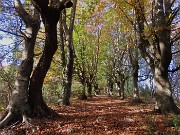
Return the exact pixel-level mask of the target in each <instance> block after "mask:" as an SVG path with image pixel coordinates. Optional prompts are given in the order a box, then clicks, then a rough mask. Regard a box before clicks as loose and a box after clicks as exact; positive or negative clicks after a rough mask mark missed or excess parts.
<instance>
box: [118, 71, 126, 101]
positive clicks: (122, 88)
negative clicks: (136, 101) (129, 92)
mask: <svg viewBox="0 0 180 135" xmlns="http://www.w3.org/2000/svg"><path fill="white" fill-rule="evenodd" d="M119 77H120V80H119V82H120V91H119V96H120V98H121V99H124V98H125V94H124V85H125V76H124V74H122V73H119Z"/></svg>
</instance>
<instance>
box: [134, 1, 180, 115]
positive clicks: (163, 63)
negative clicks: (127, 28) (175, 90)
mask: <svg viewBox="0 0 180 135" xmlns="http://www.w3.org/2000/svg"><path fill="white" fill-rule="evenodd" d="M135 2H136V4H135V11H136V21H137V26H138V32H139V49H140V51H141V54H142V56H143V58H144V59H145V60H146V61H147V63H148V64H149V65H150V67H151V69H152V72H153V73H154V80H155V86H156V93H155V98H156V101H157V104H156V109H157V110H158V111H160V112H162V113H168V112H171V113H180V110H179V108H178V107H177V106H176V104H175V103H174V100H173V97H172V88H171V84H170V81H169V78H168V67H169V65H170V62H171V60H172V52H171V46H172V43H171V26H172V21H173V19H174V17H175V16H176V14H177V12H178V11H179V9H178V8H177V9H175V10H174V12H173V11H172V9H171V8H172V5H173V4H174V2H175V1H173V2H171V1H170V0H167V1H163V0H154V1H153V2H152V5H153V6H152V26H151V27H152V29H151V33H150V34H149V35H148V36H147V35H145V24H146V25H148V22H147V20H146V16H145V9H144V3H145V2H144V1H142V0H136V1H135Z"/></svg>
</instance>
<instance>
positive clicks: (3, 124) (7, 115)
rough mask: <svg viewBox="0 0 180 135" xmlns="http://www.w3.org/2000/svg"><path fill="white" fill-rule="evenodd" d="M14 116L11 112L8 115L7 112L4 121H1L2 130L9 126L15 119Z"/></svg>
mask: <svg viewBox="0 0 180 135" xmlns="http://www.w3.org/2000/svg"><path fill="white" fill-rule="evenodd" d="M13 117H14V114H13V113H12V112H11V111H9V112H8V113H7V112H5V115H4V116H3V118H2V120H1V121H0V129H1V128H4V127H5V126H7V125H8V123H9V122H10V121H11V120H12V119H13Z"/></svg>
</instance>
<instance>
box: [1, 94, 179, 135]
mask: <svg viewBox="0 0 180 135" xmlns="http://www.w3.org/2000/svg"><path fill="white" fill-rule="evenodd" d="M52 108H53V109H54V110H56V112H58V113H59V115H60V117H59V118H53V119H52V118H49V119H41V120H36V124H33V125H25V124H24V125H23V124H21V125H17V126H11V127H9V128H6V129H3V130H1V131H0V134H9V135H14V134H18V135H20V134H23V135H24V134H26V135H31V134H33V135H40V134H42V135H49V134H51V135H56V134H57V135H67V134H69V135H86V134H87V135H106V134H107V135H141V134H142V135H149V134H153V135H154V134H155V135H159V134H163V135H164V134H165V135H166V134H167V135H170V134H175V133H176V134H178V129H177V128H175V127H171V126H169V125H168V122H169V119H171V116H170V115H168V116H165V115H160V114H156V113H154V112H153V105H152V104H147V103H143V104H132V103H130V101H129V100H128V99H125V100H119V99H118V98H113V97H94V98H92V99H90V100H88V101H80V100H76V101H73V102H72V105H71V106H53V107H52ZM179 132H180V131H179Z"/></svg>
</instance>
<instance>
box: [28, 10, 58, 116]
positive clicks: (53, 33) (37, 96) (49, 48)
mask: <svg viewBox="0 0 180 135" xmlns="http://www.w3.org/2000/svg"><path fill="white" fill-rule="evenodd" d="M58 16H59V12H57V11H54V12H53V11H50V10H49V11H47V14H45V15H43V16H42V18H43V23H44V26H45V35H46V39H45V47H44V51H43V54H42V56H41V58H40V60H39V62H38V65H37V67H36V68H35V70H34V72H33V74H32V77H31V81H30V86H29V103H30V107H31V109H32V113H33V115H34V116H48V115H50V112H49V109H48V107H47V105H46V103H45V102H44V100H43V97H42V86H43V82H44V78H45V77H46V73H47V72H48V70H49V68H50V65H51V61H52V58H53V56H54V54H55V52H56V50H57V27H56V26H57V22H58Z"/></svg>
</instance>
